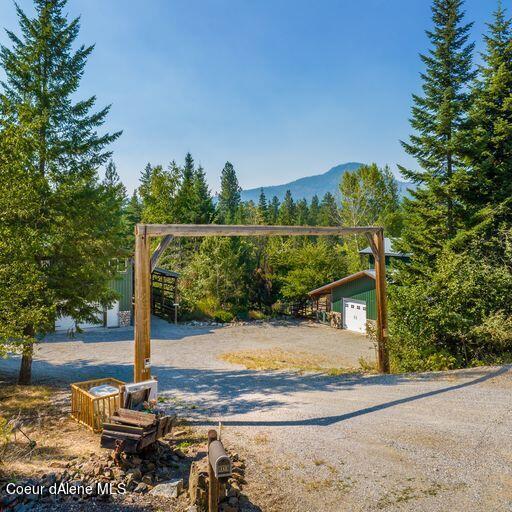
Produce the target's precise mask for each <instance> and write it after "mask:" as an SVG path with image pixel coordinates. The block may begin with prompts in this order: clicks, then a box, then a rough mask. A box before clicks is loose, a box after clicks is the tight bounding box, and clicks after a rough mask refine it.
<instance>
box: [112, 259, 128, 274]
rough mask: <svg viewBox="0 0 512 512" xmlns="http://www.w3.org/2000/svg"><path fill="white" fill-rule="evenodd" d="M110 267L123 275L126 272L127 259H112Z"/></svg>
mask: <svg viewBox="0 0 512 512" xmlns="http://www.w3.org/2000/svg"><path fill="white" fill-rule="evenodd" d="M110 265H112V266H113V267H114V268H115V269H116V271H117V272H121V273H123V274H124V273H126V271H127V270H128V258H112V259H111V260H110Z"/></svg>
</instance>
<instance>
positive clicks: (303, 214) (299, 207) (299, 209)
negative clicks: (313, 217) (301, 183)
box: [295, 199, 309, 226]
mask: <svg viewBox="0 0 512 512" xmlns="http://www.w3.org/2000/svg"><path fill="white" fill-rule="evenodd" d="M308 219H309V208H308V202H307V201H306V200H305V199H300V200H299V201H297V204H296V205H295V223H296V224H297V226H306V225H307V224H308Z"/></svg>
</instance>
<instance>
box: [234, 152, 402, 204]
mask: <svg viewBox="0 0 512 512" xmlns="http://www.w3.org/2000/svg"><path fill="white" fill-rule="evenodd" d="M361 165H363V164H362V163H360V162H347V163H344V164H340V165H336V166H335V167H332V168H331V169H329V170H328V171H327V172H325V173H323V174H316V175H314V176H306V177H304V178H299V179H298V180H294V181H290V182H289V183H285V184H283V185H273V186H269V187H258V188H251V189H247V190H243V191H242V201H254V202H255V203H257V202H258V199H259V197H260V192H261V189H263V192H264V193H265V196H266V197H267V200H270V199H272V198H273V197H274V196H277V197H278V199H279V200H280V201H282V200H283V198H284V195H285V194H286V191H287V190H290V192H291V193H292V196H293V198H294V199H295V200H298V199H303V198H304V199H306V200H307V201H308V202H309V201H311V199H312V197H313V196H314V195H315V194H316V195H317V196H318V198H319V199H320V200H321V199H322V197H323V196H324V195H325V193H326V192H330V193H331V194H334V196H335V197H337V198H338V199H339V197H340V192H339V187H338V185H339V183H340V180H341V176H342V175H343V173H345V172H347V171H355V170H356V169H358V168H359V167H361ZM410 187H412V184H410V183H406V182H404V181H398V191H399V194H400V196H404V195H407V188H410Z"/></svg>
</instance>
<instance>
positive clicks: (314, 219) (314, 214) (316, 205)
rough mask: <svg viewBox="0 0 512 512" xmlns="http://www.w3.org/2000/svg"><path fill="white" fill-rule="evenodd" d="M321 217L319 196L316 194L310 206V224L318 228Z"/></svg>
mask: <svg viewBox="0 0 512 512" xmlns="http://www.w3.org/2000/svg"><path fill="white" fill-rule="evenodd" d="M319 216H320V201H319V199H318V196H317V195H316V194H315V195H314V196H313V197H312V198H311V204H310V205H309V224H310V225H311V226H316V225H317V224H318V219H319Z"/></svg>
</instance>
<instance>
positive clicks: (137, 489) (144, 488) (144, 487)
mask: <svg viewBox="0 0 512 512" xmlns="http://www.w3.org/2000/svg"><path fill="white" fill-rule="evenodd" d="M147 490H148V484H145V483H144V482H140V483H138V484H137V487H135V489H134V490H133V492H147Z"/></svg>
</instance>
